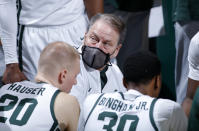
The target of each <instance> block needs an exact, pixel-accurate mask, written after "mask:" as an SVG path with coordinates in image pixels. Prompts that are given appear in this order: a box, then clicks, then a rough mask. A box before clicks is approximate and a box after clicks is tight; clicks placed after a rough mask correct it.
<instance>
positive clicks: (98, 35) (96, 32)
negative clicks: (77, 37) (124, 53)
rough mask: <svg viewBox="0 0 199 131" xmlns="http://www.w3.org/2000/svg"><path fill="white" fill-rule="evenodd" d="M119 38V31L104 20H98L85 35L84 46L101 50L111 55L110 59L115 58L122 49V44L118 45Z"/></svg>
mask: <svg viewBox="0 0 199 131" xmlns="http://www.w3.org/2000/svg"><path fill="white" fill-rule="evenodd" d="M119 38H120V37H119V32H118V31H116V30H115V29H114V28H113V27H111V26H110V25H109V24H107V23H106V22H104V21H103V20H98V21H96V22H95V23H94V24H93V25H92V26H91V27H90V29H89V31H88V32H87V33H86V34H85V40H84V45H87V46H90V47H96V48H99V49H101V50H102V51H103V52H104V53H106V54H110V58H114V57H116V56H117V54H118V52H119V50H120V48H121V44H118V41H119Z"/></svg>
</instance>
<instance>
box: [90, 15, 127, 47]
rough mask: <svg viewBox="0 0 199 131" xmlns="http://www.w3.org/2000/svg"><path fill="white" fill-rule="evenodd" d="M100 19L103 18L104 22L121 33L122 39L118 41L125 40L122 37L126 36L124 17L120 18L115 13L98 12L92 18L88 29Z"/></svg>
mask: <svg viewBox="0 0 199 131" xmlns="http://www.w3.org/2000/svg"><path fill="white" fill-rule="evenodd" d="M98 20H103V21H104V22H106V23H107V24H109V25H110V26H111V27H112V28H113V29H114V30H116V31H117V32H118V33H119V35H120V36H119V37H120V40H119V41H118V43H122V42H123V40H122V38H124V33H125V31H124V29H125V24H124V22H123V21H122V19H120V18H119V17H118V16H116V15H114V14H101V13H98V14H96V15H95V16H93V17H92V18H91V20H90V23H89V26H88V30H89V29H90V27H91V26H92V25H93V24H95V22H96V21H98Z"/></svg>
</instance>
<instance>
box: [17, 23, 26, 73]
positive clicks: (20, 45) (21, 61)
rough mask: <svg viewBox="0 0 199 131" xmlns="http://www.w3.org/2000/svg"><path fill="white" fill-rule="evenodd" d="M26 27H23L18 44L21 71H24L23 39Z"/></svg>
mask: <svg viewBox="0 0 199 131" xmlns="http://www.w3.org/2000/svg"><path fill="white" fill-rule="evenodd" d="M24 28H25V26H24V25H21V32H20V35H19V42H18V46H19V52H18V53H19V68H20V70H21V71H23V59H22V39H23V32H24Z"/></svg>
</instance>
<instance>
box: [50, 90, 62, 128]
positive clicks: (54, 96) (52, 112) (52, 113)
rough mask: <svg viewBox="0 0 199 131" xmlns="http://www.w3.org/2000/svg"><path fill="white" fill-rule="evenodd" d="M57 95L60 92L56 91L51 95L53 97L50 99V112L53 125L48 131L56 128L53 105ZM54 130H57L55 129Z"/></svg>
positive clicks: (56, 122)
mask: <svg viewBox="0 0 199 131" xmlns="http://www.w3.org/2000/svg"><path fill="white" fill-rule="evenodd" d="M59 93H60V90H57V91H56V92H55V93H54V95H53V97H52V99H51V102H50V112H51V115H52V118H53V120H54V123H53V125H52V127H51V129H50V131H54V130H55V129H56V127H57V126H58V121H57V119H56V117H55V111H54V104H55V98H56V97H57V95H58V94H59ZM56 130H57V129H56Z"/></svg>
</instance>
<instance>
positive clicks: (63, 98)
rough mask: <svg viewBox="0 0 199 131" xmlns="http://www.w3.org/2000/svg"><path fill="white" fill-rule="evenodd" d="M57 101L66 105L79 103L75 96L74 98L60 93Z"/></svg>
mask: <svg viewBox="0 0 199 131" xmlns="http://www.w3.org/2000/svg"><path fill="white" fill-rule="evenodd" d="M56 99H57V100H59V101H65V102H64V103H65V104H72V103H77V102H78V101H77V99H76V97H75V96H72V95H70V94H67V93H65V92H60V93H59V94H58V95H57V97H56ZM64 103H63V104H64Z"/></svg>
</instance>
